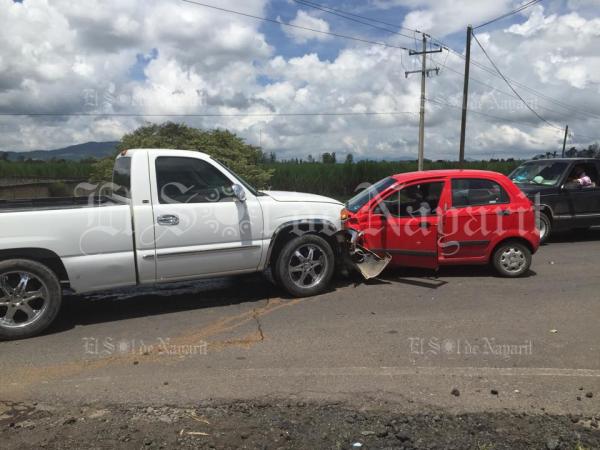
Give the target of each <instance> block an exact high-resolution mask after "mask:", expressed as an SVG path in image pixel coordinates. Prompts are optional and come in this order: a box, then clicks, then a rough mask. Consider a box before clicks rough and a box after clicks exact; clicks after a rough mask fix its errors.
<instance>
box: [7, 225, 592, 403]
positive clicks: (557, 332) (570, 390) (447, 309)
mask: <svg viewBox="0 0 600 450" xmlns="http://www.w3.org/2000/svg"><path fill="white" fill-rule="evenodd" d="M598 255H600V231H589V232H587V233H584V234H581V235H576V234H568V235H563V236H559V237H558V238H555V239H553V242H551V243H550V244H548V245H545V246H543V247H542V248H541V249H540V251H539V252H538V254H537V255H535V256H534V264H533V268H532V269H533V272H532V273H531V274H530V276H528V277H527V278H522V279H515V280H507V279H502V278H498V277H496V276H495V275H494V274H493V272H492V271H491V270H489V269H487V268H473V267H470V268H446V269H442V270H441V271H440V272H439V273H437V274H434V273H432V272H427V271H418V270H405V271H389V272H386V273H385V274H384V276H383V277H382V278H381V279H380V280H375V281H372V282H368V283H362V282H355V281H352V280H339V282H338V283H337V285H336V287H335V289H333V290H332V291H331V292H329V293H327V294H324V295H321V296H318V297H315V298H310V299H302V300H297V299H288V298H285V297H282V296H281V295H282V294H281V292H280V291H278V290H277V289H276V288H274V287H272V286H271V285H269V284H268V283H266V282H265V281H264V280H263V279H262V278H261V277H256V276H252V277H243V278H234V279H221V280H213V281H210V282H201V283H194V284H183V285H178V286H177V287H176V288H175V289H173V287H170V288H167V287H162V288H160V289H158V290H156V289H149V288H147V289H143V290H138V291H136V292H128V291H121V292H118V293H112V294H104V295H100V294H98V295H93V296H86V297H69V298H67V299H66V304H65V307H64V310H63V311H62V314H61V317H60V319H59V321H58V323H57V324H56V326H54V327H53V328H52V330H51V331H50V332H49V333H48V334H46V335H44V336H41V337H37V338H33V339H28V340H23V341H15V342H2V343H0V380H2V382H1V383H0V398H1V399H4V400H15V401H20V400H35V401H42V402H55V401H61V402H75V403H78V402H80V403H87V404H89V403H94V402H105V403H106V402H110V403H135V404H169V405H175V404H177V405H182V404H191V403H197V402H201V401H203V400H211V399H246V398H248V399H250V398H265V397H267V398H284V399H290V398H291V399H306V400H319V399H326V400H328V401H331V400H343V401H347V402H350V403H358V404H361V403H363V402H380V403H385V402H396V403H398V404H402V405H404V406H405V407H406V408H407V409H414V410H418V409H419V408H420V407H423V406H425V405H427V406H428V407H441V408H444V409H445V410H448V411H481V410H488V411H489V410H492V411H493V410H503V409H506V408H508V409H511V410H520V411H527V412H536V411H546V412H549V413H558V414H564V413H581V414H589V413H594V412H597V411H598V410H600V326H599V319H600V278H599V277H598V275H597V271H598V268H597V266H598V264H597V263H598ZM452 389H458V391H459V392H460V395H459V396H456V395H452V394H451V391H452ZM492 390H494V393H492ZM496 392H497V394H496ZM588 392H589V393H592V395H593V396H592V397H591V398H589V397H588V396H586V393H588ZM455 393H456V392H455ZM578 398H579V399H578Z"/></svg>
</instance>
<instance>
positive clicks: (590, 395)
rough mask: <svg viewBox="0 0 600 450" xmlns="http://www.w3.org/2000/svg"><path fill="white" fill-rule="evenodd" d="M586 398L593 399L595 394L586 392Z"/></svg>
mask: <svg viewBox="0 0 600 450" xmlns="http://www.w3.org/2000/svg"><path fill="white" fill-rule="evenodd" d="M585 396H586V397H587V398H592V397H593V396H594V393H593V392H586V393H585Z"/></svg>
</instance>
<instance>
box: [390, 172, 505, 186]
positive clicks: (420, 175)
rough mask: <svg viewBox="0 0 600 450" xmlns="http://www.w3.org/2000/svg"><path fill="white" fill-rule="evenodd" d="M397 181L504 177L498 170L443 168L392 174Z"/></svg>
mask: <svg viewBox="0 0 600 450" xmlns="http://www.w3.org/2000/svg"><path fill="white" fill-rule="evenodd" d="M392 176H393V177H394V178H395V179H396V180H397V181H399V182H401V183H408V182H410V181H417V180H426V179H430V178H447V177H452V178H457V177H469V178H471V177H477V178H487V179H498V178H499V177H501V178H504V175H502V174H500V173H498V172H492V171H491V170H473V169H445V170H425V171H423V172H405V173H399V174H396V175H392Z"/></svg>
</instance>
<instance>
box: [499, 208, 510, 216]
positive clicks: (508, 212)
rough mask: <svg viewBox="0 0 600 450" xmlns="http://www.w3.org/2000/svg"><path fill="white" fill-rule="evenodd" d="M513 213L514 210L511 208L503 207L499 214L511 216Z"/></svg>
mask: <svg viewBox="0 0 600 450" xmlns="http://www.w3.org/2000/svg"><path fill="white" fill-rule="evenodd" d="M511 214H512V211H511V210H510V209H503V210H501V211H498V215H499V216H510V215H511Z"/></svg>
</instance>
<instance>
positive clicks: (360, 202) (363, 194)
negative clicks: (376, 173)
mask: <svg viewBox="0 0 600 450" xmlns="http://www.w3.org/2000/svg"><path fill="white" fill-rule="evenodd" d="M395 182H396V180H395V179H394V178H392V177H387V178H384V179H383V180H379V181H378V182H377V183H375V184H372V185H371V186H369V187H368V188H367V189H365V190H363V191H360V192H359V193H358V194H356V195H355V196H354V197H352V198H351V199H350V200H348V203H346V209H347V210H348V211H350V212H353V213H355V212H356V211H358V210H359V209H360V208H362V207H363V206H364V205H366V204H367V203H368V202H369V200H371V199H372V198H375V197H377V196H378V195H379V194H381V193H382V192H383V191H385V190H386V189H387V188H389V187H390V186H391V185H393V184H394V183H395Z"/></svg>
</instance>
